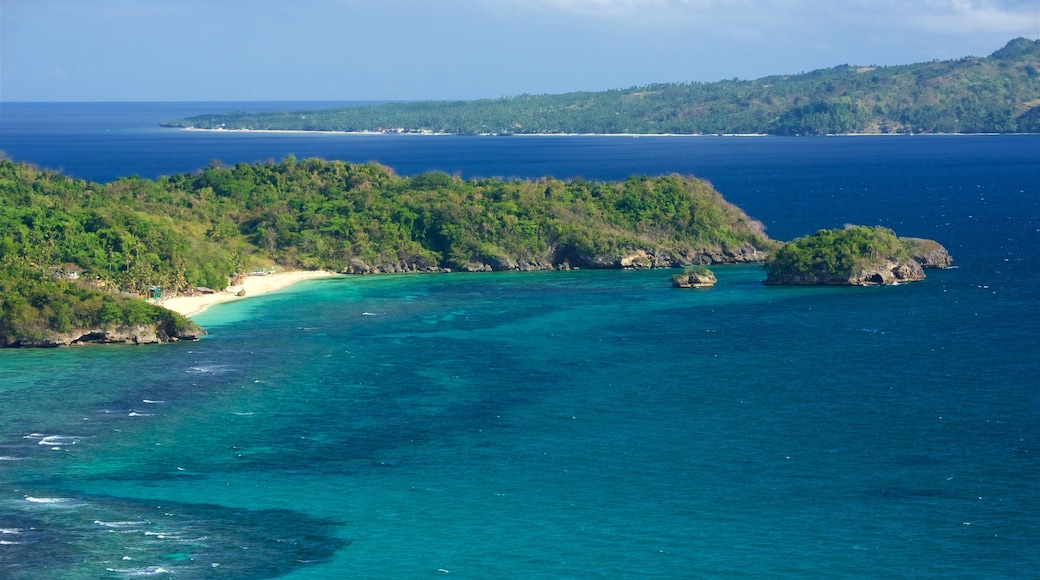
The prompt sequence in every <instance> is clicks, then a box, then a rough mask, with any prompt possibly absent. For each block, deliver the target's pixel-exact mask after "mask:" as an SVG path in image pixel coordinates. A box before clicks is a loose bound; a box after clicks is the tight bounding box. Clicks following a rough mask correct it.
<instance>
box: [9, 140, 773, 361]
mask: <svg viewBox="0 0 1040 580" xmlns="http://www.w3.org/2000/svg"><path fill="white" fill-rule="evenodd" d="M775 245H776V244H775V243H774V242H772V241H771V240H769V238H768V237H766V235H765V234H764V233H763V231H762V227H761V224H759V223H758V222H755V221H754V220H752V219H750V218H748V216H746V215H745V214H744V213H743V212H742V211H741V210H739V209H738V208H736V207H735V206H733V205H732V204H729V203H728V202H726V201H725V200H724V199H723V198H722V196H721V195H719V194H718V193H717V192H716V191H715V190H714V189H712V188H711V186H710V185H708V184H707V183H705V182H703V181H699V180H696V179H692V178H685V177H680V176H674V175H673V176H665V177H654V178H648V177H633V178H630V179H628V180H626V181H623V182H590V181H581V180H578V181H571V182H563V181H559V180H555V179H539V180H523V181H504V180H500V179H479V180H462V179H459V178H457V177H452V176H450V175H447V174H445V173H427V174H423V175H419V176H415V177H411V178H405V177H400V176H397V175H395V174H394V173H393V171H392V170H390V169H389V168H387V167H383V166H380V165H376V164H364V165H355V164H348V163H343V162H339V161H322V160H318V159H306V160H301V161H298V160H296V159H295V158H293V157H288V158H286V159H285V160H283V161H281V162H279V163H271V162H268V163H261V164H253V165H248V164H238V165H235V166H234V167H221V166H219V165H217V164H214V165H212V166H211V167H208V168H206V169H203V170H201V171H198V172H195V173H191V174H179V175H173V176H168V177H161V178H159V179H157V180H154V181H153V180H148V179H139V178H125V179H119V180H117V181H114V182H112V183H107V184H98V183H92V182H87V181H83V180H75V179H70V178H68V177H66V176H64V175H61V174H59V173H55V172H52V171H43V170H39V169H36V168H34V167H32V166H30V165H27V164H23V163H14V162H11V161H7V160H0V346H3V345H6V344H12V343H16V342H17V341H18V340H20V339H23V338H26V337H29V338H32V336H34V335H35V334H39V333H40V332H42V331H45V330H47V329H69V328H72V327H89V326H91V325H105V324H107V325H120V324H122V325H132V324H138V323H144V322H153V321H155V320H156V317H161V316H163V315H162V314H161V311H160V310H159V309H154V310H153V309H152V308H154V307H152V306H151V305H147V304H145V303H144V301H143V300H136V301H135V300H130V299H129V298H127V295H141V296H143V295H146V294H147V293H148V292H149V290H151V289H153V288H158V289H159V290H160V291H162V292H163V293H164V294H166V295H168V294H170V293H171V292H176V291H179V290H184V289H187V288H192V287H195V286H207V287H210V288H215V289H220V288H224V287H226V286H227V285H228V281H229V277H231V276H232V275H233V274H234V273H236V272H246V271H249V270H251V269H253V268H262V267H268V266H272V265H279V266H282V267H287V268H303V269H328V270H333V271H345V272H358V273H364V272H405V271H443V270H470V271H474V270H507V269H512V270H532V269H549V268H569V267H584V268H620V267H673V266H681V265H686V264H691V263H712V262H740V261H764V259H765V258H766V256H767V253H768V252H769V251H771V250H772V249H773V248H774V247H775ZM173 323H176V324H181V323H183V321H181V320H173V321H171V324H173ZM176 324H175V325H176Z"/></svg>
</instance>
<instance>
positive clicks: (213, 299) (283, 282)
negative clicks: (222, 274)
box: [159, 270, 336, 318]
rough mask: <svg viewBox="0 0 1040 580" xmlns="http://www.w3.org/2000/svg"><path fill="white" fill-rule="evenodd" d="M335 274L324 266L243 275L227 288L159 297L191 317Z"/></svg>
mask: <svg viewBox="0 0 1040 580" xmlns="http://www.w3.org/2000/svg"><path fill="white" fill-rule="evenodd" d="M335 275H336V274H335V273H333V272H328V271H325V270H291V271H288V272H277V273H273V274H266V275H263V276H244V277H243V279H242V283H241V284H239V285H237V286H228V287H227V288H225V289H224V290H221V291H219V292H214V293H212V294H198V295H195V296H173V297H171V298H166V299H163V300H160V301H159V305H160V306H162V307H164V308H167V309H169V310H172V311H174V312H176V313H178V314H181V315H183V316H186V317H188V318H191V317H192V316H195V315H196V314H199V313H201V312H203V311H204V310H206V309H207V308H209V307H210V306H213V305H214V304H220V303H223V302H231V301H233V300H241V299H243V298H250V297H253V296H262V295H264V294H269V293H271V292H274V291H276V290H281V289H283V288H287V287H289V286H292V285H293V284H296V283H297V282H302V281H304V280H314V279H317V278H328V277H331V276H335ZM242 291H244V293H242V295H241V296H240V295H239V292H242Z"/></svg>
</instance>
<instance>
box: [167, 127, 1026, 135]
mask: <svg viewBox="0 0 1040 580" xmlns="http://www.w3.org/2000/svg"><path fill="white" fill-rule="evenodd" d="M162 127H164V128H166V129H177V130H180V131H199V132H209V133H273V134H278V133H283V134H297V135H357V136H375V135H390V136H414V137H502V136H503V135H499V134H496V133H481V134H472V135H471V134H466V135H456V134H455V133H443V132H440V131H414V132H411V131H406V132H395V131H341V130H334V129H329V130H318V129H223V128H220V129H206V128H200V127H173V126H167V125H162ZM1036 134H1037V133H880V132H878V133H826V134H823V135H773V134H770V133H509V134H508V135H504V136H508V137H797V138H801V137H916V136H927V135H932V136H955V137H978V136H982V137H985V136H1002V135H1036Z"/></svg>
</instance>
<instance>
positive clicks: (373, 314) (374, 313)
mask: <svg viewBox="0 0 1040 580" xmlns="http://www.w3.org/2000/svg"><path fill="white" fill-rule="evenodd" d="M361 316H379V314H378V313H376V312H362V313H361Z"/></svg>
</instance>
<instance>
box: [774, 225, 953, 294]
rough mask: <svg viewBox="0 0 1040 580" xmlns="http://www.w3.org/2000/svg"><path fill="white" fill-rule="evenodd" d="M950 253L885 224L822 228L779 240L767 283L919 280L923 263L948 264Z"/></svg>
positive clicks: (849, 283) (932, 265)
mask: <svg viewBox="0 0 1040 580" xmlns="http://www.w3.org/2000/svg"><path fill="white" fill-rule="evenodd" d="M952 261H953V260H952V258H951V257H950V254H949V252H947V251H946V248H944V247H943V246H942V245H941V244H939V243H938V242H935V241H933V240H925V239H920V238H899V237H897V236H896V235H895V232H893V231H892V230H890V229H888V228H884V227H880V226H877V227H867V226H853V225H849V226H846V227H844V228H836V229H824V230H820V231H818V232H816V233H815V234H812V235H810V236H804V237H801V238H798V239H796V240H793V241H791V242H788V243H786V244H784V245H783V246H782V247H781V248H780V249H779V250H777V251H776V253H775V254H774V255H773V257H772V258H770V260H769V261H768V263H767V264H766V267H767V270H768V273H767V276H766V281H765V283H766V284H770V285H842V286H878V285H886V284H896V283H900V282H916V281H919V280H924V278H925V274H924V268H947V267H949V266H950V264H951V263H952Z"/></svg>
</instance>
